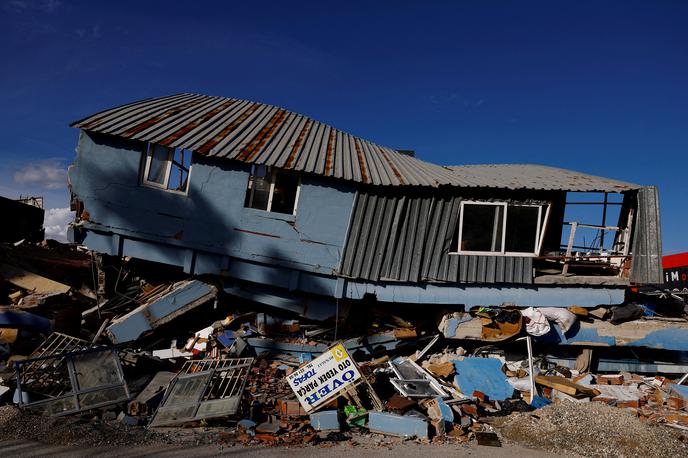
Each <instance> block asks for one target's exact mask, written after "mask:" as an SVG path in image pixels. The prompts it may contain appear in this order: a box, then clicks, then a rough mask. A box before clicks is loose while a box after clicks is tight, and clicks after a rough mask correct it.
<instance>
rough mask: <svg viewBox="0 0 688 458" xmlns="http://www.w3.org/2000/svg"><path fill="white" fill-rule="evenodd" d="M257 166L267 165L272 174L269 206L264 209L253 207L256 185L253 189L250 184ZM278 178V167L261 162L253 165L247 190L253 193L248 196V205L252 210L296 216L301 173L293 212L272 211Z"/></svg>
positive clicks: (268, 172) (299, 178) (268, 173)
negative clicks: (261, 163)
mask: <svg viewBox="0 0 688 458" xmlns="http://www.w3.org/2000/svg"><path fill="white" fill-rule="evenodd" d="M257 167H266V168H267V173H266V176H267V175H270V193H269V194H268V207H267V208H266V209H265V210H263V209H262V208H254V207H253V196H254V194H255V191H256V188H255V186H252V187H251V189H248V184H249V183H250V182H251V177H253V176H255V170H256V168H257ZM288 172H289V173H296V172H290V171H288ZM276 179H277V168H275V167H271V166H268V165H260V164H253V165H252V166H251V171H250V172H249V177H248V181H247V182H246V190H247V191H248V192H250V193H251V195H250V196H249V198H248V207H246V208H250V209H251V210H257V211H263V212H270V213H275V214H277V215H289V214H291V215H292V216H296V209H297V208H298V207H299V197H300V195H301V174H299V175H298V181H297V183H296V194H295V195H294V210H293V211H292V212H291V213H282V212H273V211H272V197H273V196H274V194H275V181H276Z"/></svg>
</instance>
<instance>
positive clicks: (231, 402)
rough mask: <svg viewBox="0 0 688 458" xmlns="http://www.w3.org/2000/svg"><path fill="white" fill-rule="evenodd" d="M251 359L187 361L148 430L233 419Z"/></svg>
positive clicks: (237, 408) (251, 362)
mask: <svg viewBox="0 0 688 458" xmlns="http://www.w3.org/2000/svg"><path fill="white" fill-rule="evenodd" d="M252 364H253V358H230V359H206V360H197V361H187V362H186V363H184V366H183V367H182V370H181V371H180V372H179V374H178V375H177V377H175V378H174V379H173V380H172V382H170V385H169V386H168V388H167V390H166V392H165V397H164V398H163V400H162V402H161V403H160V407H159V408H158V410H157V411H156V412H155V414H154V415H153V418H152V419H151V422H150V426H166V425H173V424H178V423H186V422H190V421H196V420H201V419H204V418H217V417H226V416H230V415H234V414H236V413H237V412H238V411H239V407H240V401H241V396H242V394H243V392H244V387H245V386H246V380H247V378H248V374H249V371H250V369H251V365H252Z"/></svg>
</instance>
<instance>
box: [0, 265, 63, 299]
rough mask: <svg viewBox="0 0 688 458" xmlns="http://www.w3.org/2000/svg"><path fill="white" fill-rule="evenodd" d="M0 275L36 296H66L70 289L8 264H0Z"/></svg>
mask: <svg viewBox="0 0 688 458" xmlns="http://www.w3.org/2000/svg"><path fill="white" fill-rule="evenodd" d="M0 275H2V277H3V278H4V279H5V280H7V281H8V282H10V283H12V284H13V285H14V286H17V287H19V288H22V289H25V290H27V291H31V292H33V293H38V294H49V295H52V294H66V293H67V292H68V291H69V289H70V287H69V286H68V285H65V284H63V283H58V282H56V281H53V280H51V279H49V278H45V277H43V276H41V275H38V274H35V273H33V272H29V271H28V270H24V269H21V268H19V267H15V266H11V265H9V264H0Z"/></svg>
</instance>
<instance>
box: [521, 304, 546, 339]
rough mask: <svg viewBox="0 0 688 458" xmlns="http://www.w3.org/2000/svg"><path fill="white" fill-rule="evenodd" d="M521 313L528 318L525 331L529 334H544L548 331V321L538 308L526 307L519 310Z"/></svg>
mask: <svg viewBox="0 0 688 458" xmlns="http://www.w3.org/2000/svg"><path fill="white" fill-rule="evenodd" d="M521 315H523V316H524V317H526V318H528V320H527V322H526V332H527V333H528V334H530V335H531V336H544V335H545V334H547V333H548V332H549V321H547V317H545V315H544V314H543V313H542V312H541V311H540V309H539V308H538V309H536V308H533V307H528V308H527V309H525V310H521Z"/></svg>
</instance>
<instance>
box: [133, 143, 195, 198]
mask: <svg viewBox="0 0 688 458" xmlns="http://www.w3.org/2000/svg"><path fill="white" fill-rule="evenodd" d="M191 154H192V153H191V151H189V150H185V149H181V148H168V147H166V146H162V145H156V144H153V143H148V147H147V151H146V160H145V163H144V171H143V183H144V184H146V185H149V186H154V187H156V188H162V189H166V190H168V191H176V192H182V193H185V192H186V191H187V189H188V187H189V173H190V171H191Z"/></svg>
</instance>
